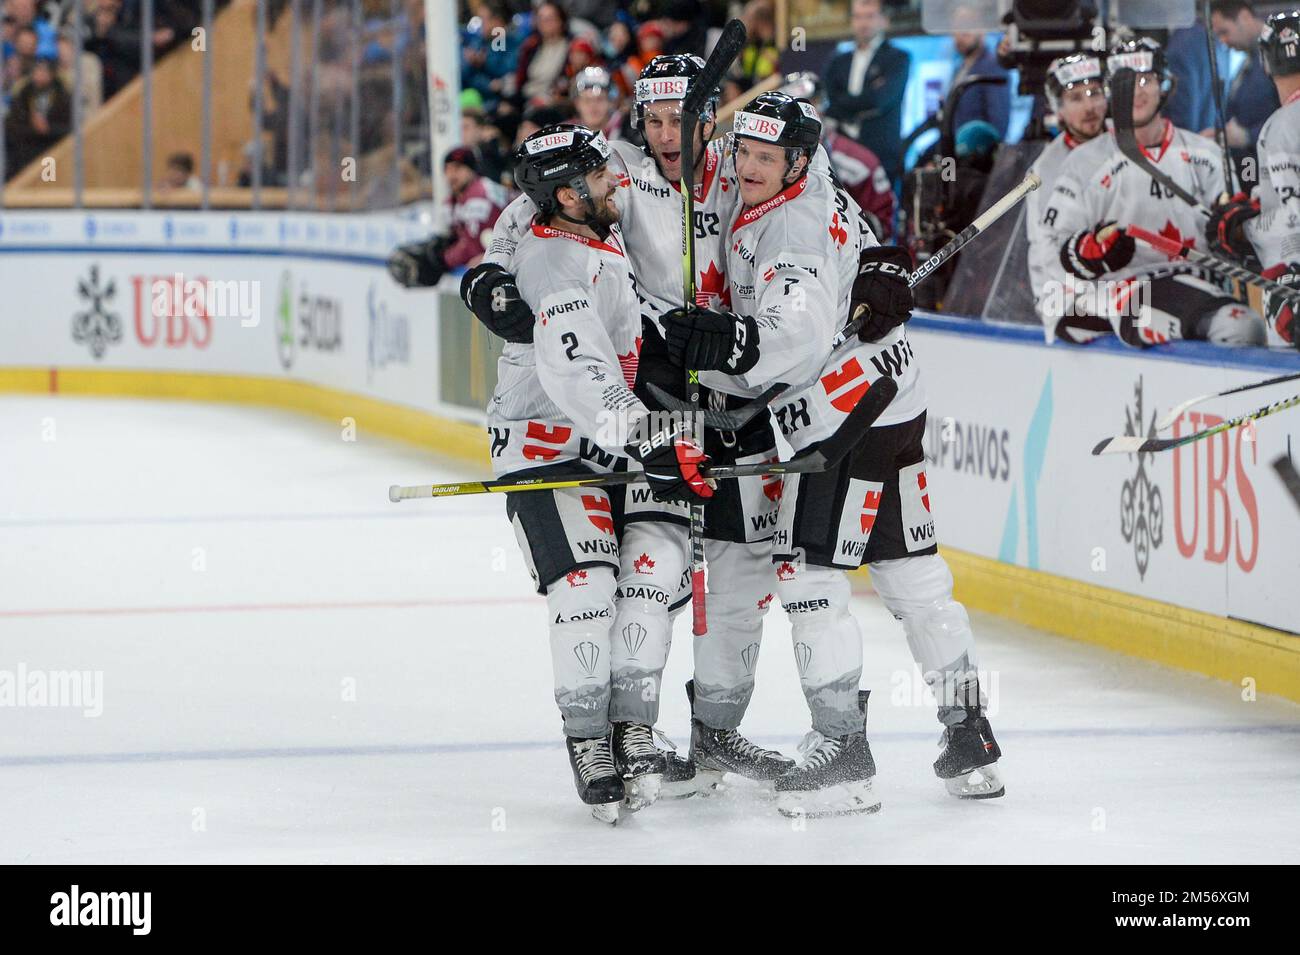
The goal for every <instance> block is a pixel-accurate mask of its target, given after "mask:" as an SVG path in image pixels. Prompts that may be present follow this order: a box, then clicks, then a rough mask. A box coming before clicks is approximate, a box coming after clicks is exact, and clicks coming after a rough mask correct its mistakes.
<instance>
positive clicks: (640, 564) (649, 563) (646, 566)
mask: <svg viewBox="0 0 1300 955" xmlns="http://www.w3.org/2000/svg"><path fill="white" fill-rule="evenodd" d="M632 566H633V567H635V568H636V572H637V573H638V574H648V573H650V571H652V570H654V567H655V562H654V561H653V560H651V559H650V555H649V554H642V555H641V556H640V557H638V558H637V559H636V560H634V561H632Z"/></svg>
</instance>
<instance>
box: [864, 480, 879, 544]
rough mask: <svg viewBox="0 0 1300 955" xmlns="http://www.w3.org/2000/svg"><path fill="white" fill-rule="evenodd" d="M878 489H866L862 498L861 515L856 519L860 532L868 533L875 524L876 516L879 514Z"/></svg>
mask: <svg viewBox="0 0 1300 955" xmlns="http://www.w3.org/2000/svg"><path fill="white" fill-rule="evenodd" d="M880 496H881V492H880V491H874V490H873V491H868V492H867V494H866V497H864V498H863V500H862V515H861V517H860V518H859V519H858V521H859V524H860V525H861V527H862V533H864V534H870V533H871V528H873V527H875V526H876V517H877V516H878V515H879V514H880Z"/></svg>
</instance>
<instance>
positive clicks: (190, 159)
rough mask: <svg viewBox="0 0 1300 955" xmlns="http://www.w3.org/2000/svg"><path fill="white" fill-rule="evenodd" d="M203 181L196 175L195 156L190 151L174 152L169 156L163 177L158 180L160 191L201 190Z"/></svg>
mask: <svg viewBox="0 0 1300 955" xmlns="http://www.w3.org/2000/svg"><path fill="white" fill-rule="evenodd" d="M202 190H203V183H202V182H200V181H199V177H198V176H196V175H194V156H193V155H191V154H190V153H172V154H171V155H170V156H168V157H167V165H166V166H165V167H164V168H163V177H162V179H160V180H159V181H158V191H159V192H185V191H188V192H201V191H202Z"/></svg>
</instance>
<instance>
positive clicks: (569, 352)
mask: <svg viewBox="0 0 1300 955" xmlns="http://www.w3.org/2000/svg"><path fill="white" fill-rule="evenodd" d="M560 341H562V342H564V344H566V345H568V346H569V347H568V348H566V349H564V355H565V357H566V358H568V359H569V361H576V360H577V357H578V356H577V355H575V354H574V352H575V351H577V349H578V336H577V335H575V334H573V332H565V333H564V334H563V335H561V336H560Z"/></svg>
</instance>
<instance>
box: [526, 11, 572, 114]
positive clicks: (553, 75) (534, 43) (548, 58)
mask: <svg viewBox="0 0 1300 955" xmlns="http://www.w3.org/2000/svg"><path fill="white" fill-rule="evenodd" d="M568 58H569V19H568V17H567V16H566V15H565V13H564V10H563V9H562V8H561V7H560V5H559V4H558V3H554V2H552V0H545V2H543V3H541V4H538V7H537V9H536V10H535V11H534V12H533V32H532V33H530V34H528V36H527V37H525V39H524V42H523V45H522V46H520V48H519V66H518V67H517V68H516V70H515V89H516V90H517V92H516V93H515V103H516V105H517V106H519V107H521V108H522V107H526V106H549V105H553V104H554V103H555V102H556V101H557V100H558V99H560V98H562V97H563V95H564V83H565V79H564V66H565V63H566V61H567V60H568Z"/></svg>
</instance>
